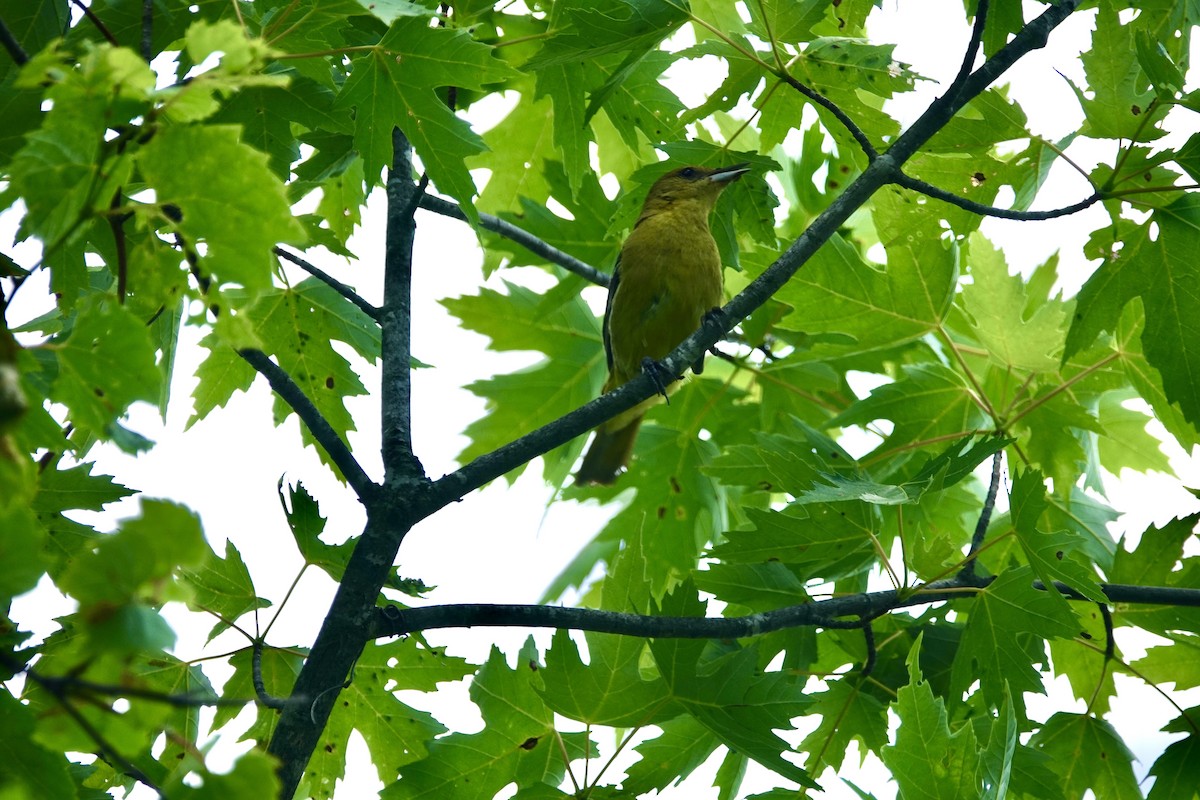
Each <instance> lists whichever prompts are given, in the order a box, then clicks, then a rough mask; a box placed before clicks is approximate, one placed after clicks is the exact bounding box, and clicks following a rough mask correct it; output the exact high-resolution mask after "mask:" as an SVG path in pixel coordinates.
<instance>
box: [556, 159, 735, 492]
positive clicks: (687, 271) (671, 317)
mask: <svg viewBox="0 0 1200 800" xmlns="http://www.w3.org/2000/svg"><path fill="white" fill-rule="evenodd" d="M749 171H750V169H749V165H748V164H735V165H734V166H731V167H715V168H712V167H701V166H686V167H679V168H678V169H674V170H672V171H670V172H668V173H667V174H665V175H663V176H662V177H661V178H659V179H658V180H657V181H655V183H654V185H653V186H651V187H650V192H649V193H648V194H647V195H646V201H645V204H644V205H643V206H642V212H641V214H640V215H639V216H638V219H637V222H636V223H635V224H634V227H633V231H632V232H631V233H630V234H629V237H628V238H627V239H626V240H625V243H624V244H623V245H622V246H621V252H620V254H619V255H618V256H617V264H616V266H615V267H614V268H613V273H612V279H611V281H610V282H609V286H608V303H607V304H606V306H605V309H604V327H603V333H604V352H605V355H606V357H607V359H608V380H606V381H605V383H604V391H605V392H610V391H612V390H613V389H616V388H617V387H619V386H622V385H624V384H625V383H627V382H628V381H630V380H632V379H633V378H635V377H636V376H637V375H638V374H639V373H640V372H642V371H648V372H650V374H651V376H652V377H654V378H655V382H656V383H658V384H659V388H660V390H661V389H663V385H664V383H669V382H670V380H674V379H675V377H674V376H672V377H671V378H670V380H668V381H665V382H664V381H662V380H661V377H660V376H659V370H660V368H659V365H658V362H659V361H660V360H661V359H663V358H665V357H666V356H667V354H668V353H670V352H671V351H672V350H674V349H675V348H676V347H677V346H678V345H679V343H680V342H682V341H683V340H684V339H686V338H687V337H688V336H690V335H691V334H692V333H693V332H695V331H696V330H697V329H698V328H699V327H700V325H701V323H702V321H703V319H704V317H705V315H707V314H710V313H713V312H718V311H719V309H720V306H721V303H722V301H723V300H724V297H725V287H724V279H723V276H722V270H721V257H720V254H719V253H718V252H717V243H716V242H715V241H714V240H713V237H712V232H711V230H710V229H709V227H708V217H709V214H710V213H711V212H712V210H713V207H714V206H715V205H716V202H717V197H718V196H720V194H721V192H722V190H724V189H725V188H726V187H727V186H729V185H730V184H731V183H732V182H734V181H736V180H737V179H738V178H740V177H741V176H742V175H744V174H746V173H747V172H749ZM703 368H704V357H703V356H701V357H700V358H699V359H698V360H697V361H696V363H695V364H694V365H693V366H692V371H693V372H695V373H696V374H699V373H700V372H702V371H703ZM661 393H662V395H663V396H664V397H665V396H666V391H665V390H663V391H662V392H661ZM656 400H657V398H651V399H649V400H646V401H645V402H643V403H640V404H638V405H637V406H634V407H633V408H631V409H629V410H628V411H624V412H622V413H621V414H619V415H617V416H616V417H614V418H612V419H610V420H608V421H607V422H605V423H603V424H601V425H600V426H599V427H597V428H596V436H595V438H594V439H593V440H592V443H591V446H590V447H589V448H588V451H587V453H586V454H585V455H584V457H583V463H582V464H581V465H580V467H579V470H578V471H577V472H576V473H575V480H576V483H578V484H580V485H589V484H600V485H608V484H612V483H614V482H615V481H616V478H617V474H618V473H619V472H620V471H621V470H622V468H624V467H625V466H626V465H628V463H629V457H630V455H631V454H632V453H633V443H634V440H635V439H636V438H637V432H638V427H639V426H640V425H641V422H642V417H643V416H644V415H645V413H646V411H647V410H648V409H649V408H650V406H651V405H652V404H653V403H654V402H656Z"/></svg>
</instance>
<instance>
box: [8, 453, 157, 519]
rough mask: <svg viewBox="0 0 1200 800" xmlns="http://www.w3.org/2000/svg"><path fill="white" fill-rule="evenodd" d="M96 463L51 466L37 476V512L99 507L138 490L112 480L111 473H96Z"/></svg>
mask: <svg viewBox="0 0 1200 800" xmlns="http://www.w3.org/2000/svg"><path fill="white" fill-rule="evenodd" d="M94 466H95V464H92V463H84V464H76V465H75V466H73V467H68V468H67V469H48V470H45V471H44V472H42V474H41V475H40V476H39V477H38V492H37V497H35V498H34V500H33V503H32V506H31V507H32V508H33V509H34V510H35V511H38V512H42V513H45V512H55V511H65V510H67V509H86V510H88V511H100V510H101V509H102V508H104V506H106V505H108V504H109V503H115V502H116V501H118V500H120V499H121V498H123V497H129V496H130V495H133V494H135V492H134V491H133V490H132V489H130V488H128V487H125V486H122V485H121V484H119V483H117V482H116V481H114V480H113V478H112V476H111V475H93V474H92V468H93V467H94Z"/></svg>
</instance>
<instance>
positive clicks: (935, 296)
mask: <svg viewBox="0 0 1200 800" xmlns="http://www.w3.org/2000/svg"><path fill="white" fill-rule="evenodd" d="M890 196H891V195H890V193H889V192H887V191H884V192H881V193H880V195H878V196H877V198H876V200H875V208H876V211H875V213H876V224H877V225H878V226H879V228H880V230H886V231H897V232H899V231H903V234H901V233H897V234H896V235H895V238H893V239H892V240H890V241H885V242H884V246H885V247H886V248H887V253H888V264H887V268H886V270H885V269H879V268H876V267H874V266H871V265H868V264H867V263H865V262H864V261H863V260H862V258H861V257H860V256H859V254H858V253H857V251H856V250H855V249H854V248H853V247H852V246H851V245H850V244H849V243H848V242H846V241H845V240H844V239H843V238H841V237H840V236H834V237H833V238H832V239H831V240H830V241H829V242H828V243H827V244H826V245H825V246H824V247H822V248H821V249H820V250H819V251H818V252H817V255H816V256H814V257H813V258H812V259H811V260H810V261H809V262H808V263H807V264H805V265H804V269H802V270H801V271H800V272H798V273H796V275H795V277H793V278H792V279H791V280H790V281H788V283H787V284H786V285H785V286H784V288H783V289H782V290H780V292H779V293H778V294H777V295H776V299H778V300H780V301H782V302H785V303H787V304H788V305H790V306H792V308H793V309H794V311H793V312H792V314H791V315H789V316H788V317H786V318H785V319H784V320H783V321H782V323H781V325H782V326H783V327H785V328H789V329H792V330H799V331H804V332H805V333H808V334H819V333H835V332H836V333H842V334H848V335H850V336H853V337H854V340H855V345H854V347H853V348H851V349H852V351H854V352H864V351H870V350H878V349H882V348H885V347H891V346H894V345H896V344H901V343H903V342H908V341H912V340H913V339H916V338H918V337H920V336H923V335H925V334H926V333H928V332H929V331H931V330H933V329H934V328H935V327H936V326H937V325H938V323H940V322H941V320H942V318H943V317H944V316H945V314H946V311H947V310H948V309H949V307H950V301H951V300H952V298H953V295H954V284H955V280H956V278H957V269H956V267H955V258H954V254H953V251H952V250H950V249H948V248H947V247H946V246H945V245H943V243H942V242H941V241H940V236H939V235H938V233H937V232H935V230H929V228H930V224H931V223H930V222H929V221H928V220H929V219H930V217H929V215H927V214H924V215H923V216H922V215H918V214H917V209H911V208H910V209H904V208H903V207H902V204H901V203H900V202H899V201H898V200H890V199H889V197H890ZM884 214H886V216H882V215H884ZM934 228H935V229H936V225H935V226H934Z"/></svg>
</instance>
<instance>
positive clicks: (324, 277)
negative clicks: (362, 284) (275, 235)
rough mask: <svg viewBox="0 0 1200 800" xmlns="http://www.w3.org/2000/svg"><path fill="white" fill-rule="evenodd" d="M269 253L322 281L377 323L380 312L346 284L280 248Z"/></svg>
mask: <svg viewBox="0 0 1200 800" xmlns="http://www.w3.org/2000/svg"><path fill="white" fill-rule="evenodd" d="M271 252H272V253H274V254H275V255H277V256H278V257H279V258H282V259H283V260H285V261H289V262H291V263H292V264H295V265H296V266H297V267H299V268H300V269H302V270H304V271H305V272H307V273H308V274H309V275H312V276H313V277H314V278H316V279H317V280H319V281H322V282H323V283H325V284H326V285H328V286H329V288H330V289H333V290H334V291H335V292H337V293H338V294H340V295H341V296H342V297H344V298H346V299H347V300H349V301H350V302H351V303H353V304H354V305H356V306H358V308H359V310H361V311H362V312H363V313H364V314H366V315H367V316H368V317H370V318H371V319H373V320H375V321H376V322H378V321H379V317H380V313H381V312H380V311H379V309H378V308H376V307H375V306H373V305H371V304H370V303H368V302H367V301H366V300H364V299H363V297H362V295H360V294H359V293H358V292H356V291H354V290H353V289H351V288H350V287H349V286H347V285H346V284H344V283H342V282H341V281H339V280H338V279H337V278H335V277H333V276H332V275H330V274H329V273H328V272H325V271H324V270H323V269H321V268H319V267H317V266H316V265H315V264H311V263H309V262H308V261H305V260H304V259H303V258H301V257H300V256H298V255H295V254H294V253H289V252H288V251H287V250H284V249H283V248H282V247H273V248H271Z"/></svg>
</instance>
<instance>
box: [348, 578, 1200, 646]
mask: <svg viewBox="0 0 1200 800" xmlns="http://www.w3.org/2000/svg"><path fill="white" fill-rule="evenodd" d="M993 580H994V578H985V579H983V580H981V581H977V582H965V581H962V580H960V579H958V578H951V579H949V580H945V581H936V582H933V583H929V584H926V585H925V586H924V587H922V588H921V589H920V590H917V591H914V590H912V589H908V590H900V591H898V590H895V589H888V590H885V591H879V592H864V593H862V594H855V595H847V596H844V597H834V598H831V599H829V600H817V601H814V602H811V603H801V604H798V605H792V606H785V607H784V608H777V609H774V610H773V611H763V612H759V613H757V614H747V615H745V616H741V617H660V616H651V615H646V614H628V613H624V612H619V611H601V610H598V609H594V608H562V607H559V606H531V605H501V604H496V605H493V604H488V603H464V604H452V605H440V606H427V607H425V608H406V609H401V608H399V607H397V606H384V607H382V608H378V609H376V610H375V618H374V620H373V622H372V624H371V626H370V628H369V636H370V637H371V638H373V639H377V638H384V637H388V636H405V635H407V634H410V633H416V632H418V631H429V630H435V629H439V628H508V627H525V628H556V629H560V630H577V631H592V632H595V633H613V634H619V635H623V636H642V637H648V638H660V639H745V638H748V637H751V636H762V635H763V634H767V633H774V632H775V631H781V630H788V629H791V628H803V627H815V628H840V629H854V628H858V629H861V628H863V620H864V619H868V620H869V619H874V618H876V617H879V616H882V615H883V614H886V613H889V612H891V611H896V610H897V609H901V608H910V607H912V606H920V605H928V604H930V603H942V602H946V601H949V600H955V599H961V598H962V597H963V590H972V591H983V590H985V589H987V587H988V586H989V585H990V584H991V583H992V581H993ZM1033 585H1034V587H1035V588H1037V589H1040V590H1043V591H1044V590H1045V586H1044V585H1043V584H1042V583H1041V582H1040V581H1039V582H1035V583H1034V584H1033ZM1054 585H1055V588H1057V589H1058V590H1059V591H1060V592H1061V593H1062V594H1063V595H1064V596H1065V597H1068V598H1070V599H1073V600H1087V598H1086V597H1084V596H1083V595H1081V594H1080V593H1079V592H1076V591H1075V590H1073V589H1071V588H1070V587H1069V586H1066V585H1065V584H1060V583H1058V582H1055V584H1054ZM1100 588H1101V590H1102V591H1103V592H1104V593H1105V595H1106V596H1107V597H1108V599H1109V600H1110V601H1111V602H1114V603H1131V604H1146V605H1174V606H1187V607H1191V608H1200V589H1176V588H1173V587H1168V586H1131V585H1128V584H1110V583H1105V584H1101V585H1100ZM1088 602H1091V601H1088ZM848 617H852V619H848Z"/></svg>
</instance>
